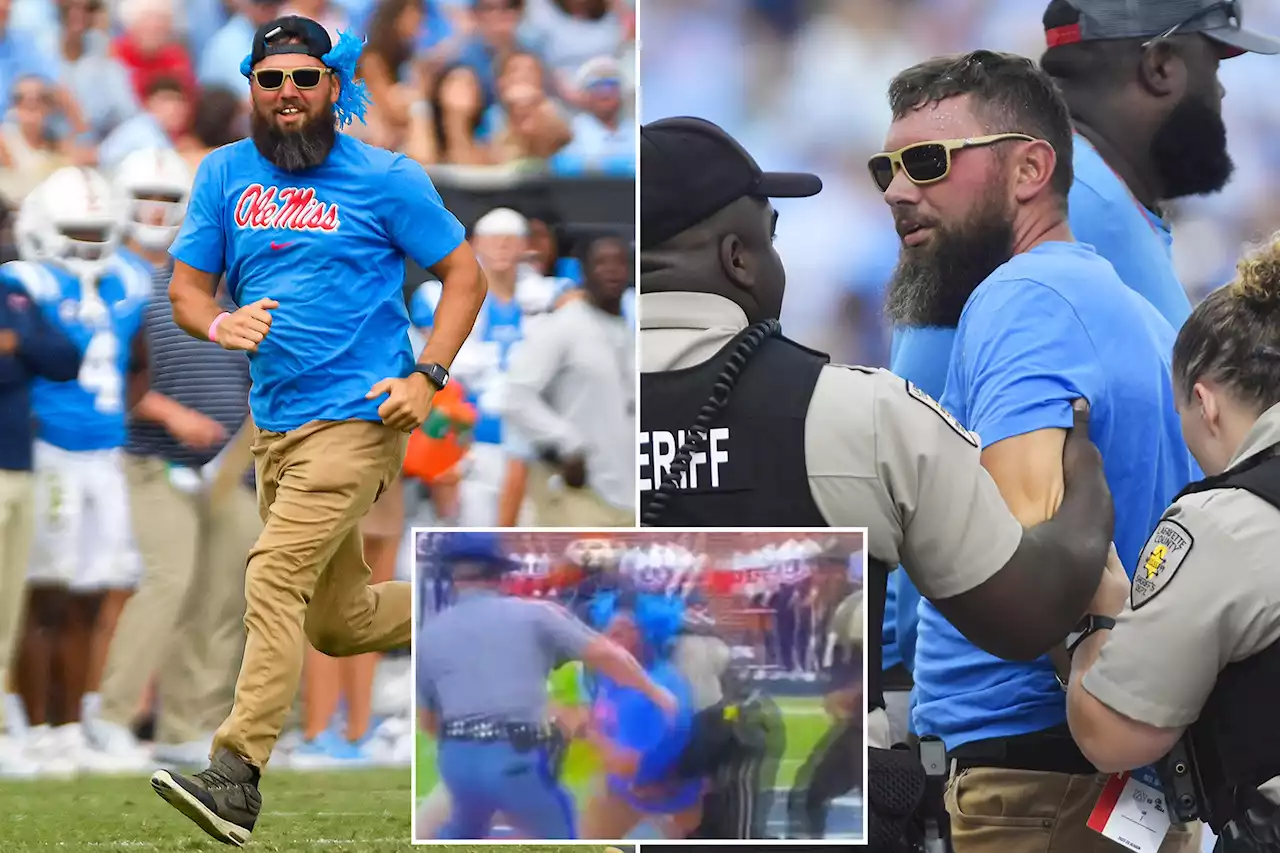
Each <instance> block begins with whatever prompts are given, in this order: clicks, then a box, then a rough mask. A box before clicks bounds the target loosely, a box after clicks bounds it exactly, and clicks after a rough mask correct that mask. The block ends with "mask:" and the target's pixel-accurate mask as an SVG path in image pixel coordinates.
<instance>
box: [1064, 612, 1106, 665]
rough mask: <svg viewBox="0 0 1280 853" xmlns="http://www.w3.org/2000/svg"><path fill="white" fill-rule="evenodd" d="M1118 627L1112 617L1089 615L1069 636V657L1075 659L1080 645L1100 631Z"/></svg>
mask: <svg viewBox="0 0 1280 853" xmlns="http://www.w3.org/2000/svg"><path fill="white" fill-rule="evenodd" d="M1115 626H1116V620H1114V619H1112V618H1111V617H1110V616H1095V615H1093V614H1089V615H1088V616H1086V617H1084V618H1083V619H1081V620H1080V622H1079V624H1077V625H1076V627H1075V630H1073V631H1072V632H1071V633H1070V634H1067V657H1073V656H1074V655H1075V653H1076V649H1078V648H1080V644H1081V643H1083V642H1084V641H1085V640H1086V639H1087V638H1089V637H1091V636H1092V635H1094V634H1096V633H1097V632H1098V631H1110V630H1111V629H1112V628H1114V627H1115Z"/></svg>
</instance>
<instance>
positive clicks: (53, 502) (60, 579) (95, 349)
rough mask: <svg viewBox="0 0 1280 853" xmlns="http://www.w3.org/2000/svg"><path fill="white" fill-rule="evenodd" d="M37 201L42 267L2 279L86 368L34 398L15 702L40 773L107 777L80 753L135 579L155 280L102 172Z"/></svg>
mask: <svg viewBox="0 0 1280 853" xmlns="http://www.w3.org/2000/svg"><path fill="white" fill-rule="evenodd" d="M35 194H36V195H37V196H38V198H37V199H36V203H37V204H38V206H39V212H38V215H37V216H36V218H35V220H34V227H33V228H32V229H31V230H29V231H24V233H23V234H22V236H21V240H22V242H23V244H24V245H26V246H27V248H26V250H25V251H26V252H34V253H36V255H37V256H38V257H39V258H40V260H37V261H15V262H11V263H8V264H5V265H4V266H3V267H2V268H0V275H3V277H4V279H5V280H6V281H7V282H8V283H10V284H11V285H13V286H16V287H18V288H20V289H21V290H22V291H23V292H24V293H25V294H26V295H27V296H28V297H29V298H30V299H31V300H32V301H33V302H35V303H36V304H37V305H39V306H40V308H41V310H42V311H43V312H44V313H45V315H46V317H47V318H49V319H50V321H51V322H53V323H55V324H56V325H58V326H59V327H60V328H62V329H63V330H64V331H65V332H66V334H67V335H68V337H70V338H71V339H72V340H73V341H74V342H75V343H76V345H77V347H79V348H80V349H81V351H82V352H83V353H84V360H83V363H82V365H81V368H80V373H79V376H78V380H77V381H76V382H74V383H71V382H68V383H60V384H59V383H52V382H48V381H45V380H37V381H36V383H35V384H34V386H33V388H32V410H33V414H34V416H35V419H36V421H37V424H38V428H37V434H36V444H35V470H36V474H37V488H36V506H37V520H36V524H37V528H36V543H35V548H34V550H33V554H32V560H31V565H30V572H29V576H28V581H29V589H30V603H29V610H28V616H27V623H26V624H27V630H26V635H25V637H24V640H23V649H22V658H21V665H20V667H19V692H20V693H21V694H22V697H23V700H24V702H25V704H26V708H27V715H28V719H29V721H30V723H31V724H32V726H33V728H32V730H31V735H30V742H29V745H28V746H29V750H30V753H31V755H32V757H33V758H35V759H36V760H37V761H40V762H41V763H43V764H44V766H45V770H46V772H48V773H50V774H66V773H74V772H76V771H77V770H78V769H81V768H83V769H90V770H92V769H99V768H101V769H113V770H114V769H119V765H118V764H117V763H111V764H110V765H109V766H107V767H103V766H102V765H101V764H100V763H99V761H98V758H99V756H97V755H96V754H95V753H94V752H93V751H91V750H89V749H87V744H86V741H85V733H84V731H83V730H82V728H81V725H80V716H81V697H82V695H83V694H84V692H85V686H86V680H87V678H88V676H89V667H90V659H91V651H92V644H93V637H94V628H95V624H96V621H97V616H98V609H99V606H100V604H101V602H102V599H103V594H104V592H105V591H106V590H111V589H127V588H129V587H131V586H133V584H134V583H135V581H136V578H135V576H134V564H133V562H132V561H131V560H130V559H129V529H130V520H129V513H128V489H127V485H126V482H125V478H124V471H123V467H122V460H121V447H122V445H123V444H124V441H125V418H126V411H127V407H128V403H129V402H130V401H128V400H127V388H126V381H125V379H126V374H129V373H131V372H132V368H131V360H130V350H131V347H132V344H133V341H134V338H135V336H136V335H137V334H138V331H139V328H140V326H141V323H142V312H143V308H144V306H145V304H146V299H147V296H148V294H149V293H150V290H151V283H150V281H148V280H147V278H146V277H145V276H144V275H142V273H140V272H139V271H138V269H137V268H136V267H134V266H133V265H131V264H130V263H128V262H127V261H125V260H123V259H121V258H120V257H118V256H117V254H116V244H117V243H118V241H119V238H120V229H121V224H122V215H121V211H120V209H119V205H118V204H117V203H116V201H115V198H114V196H113V193H112V190H111V187H110V185H109V184H108V183H107V181H106V180H105V179H104V178H103V177H102V176H101V175H99V174H98V173H97V172H95V171H93V170H90V169H83V168H66V169H61V170H59V171H57V172H55V173H54V174H53V175H52V176H50V177H49V179H48V180H47V181H46V182H45V183H44V184H42V185H41V186H40V187H38V188H37V189H36V190H35ZM55 673H56V674H57V676H56V682H57V683H54V682H55ZM55 703H56V704H55ZM51 721H52V722H53V723H54V724H55V725H54V727H53V728H50V725H49V723H50V722H51ZM134 758H135V760H136V761H137V762H138V764H139V768H138V769H141V767H143V766H145V763H144V761H143V759H144V757H142V756H135V757H134Z"/></svg>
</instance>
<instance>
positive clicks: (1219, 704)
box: [1178, 449, 1280, 833]
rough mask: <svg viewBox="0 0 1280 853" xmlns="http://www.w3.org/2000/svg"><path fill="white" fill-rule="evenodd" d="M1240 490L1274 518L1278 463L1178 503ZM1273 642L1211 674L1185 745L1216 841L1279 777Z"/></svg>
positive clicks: (1278, 660)
mask: <svg viewBox="0 0 1280 853" xmlns="http://www.w3.org/2000/svg"><path fill="white" fill-rule="evenodd" d="M1214 489H1243V490H1244V491H1246V492H1250V493H1252V494H1254V495H1256V496H1257V497H1259V498H1261V499H1262V500H1264V501H1266V502H1267V503H1269V504H1271V505H1272V506H1274V507H1275V508H1276V509H1277V510H1280V455H1277V453H1276V451H1275V450H1274V449H1273V450H1272V451H1271V452H1270V453H1269V454H1268V453H1264V454H1263V455H1262V456H1261V457H1257V458H1255V459H1253V460H1250V461H1249V462H1246V463H1245V465H1244V466H1242V467H1240V468H1236V469H1234V470H1231V471H1227V472H1226V473H1224V474H1220V475H1218V476H1216V477H1209V478H1208V479H1205V480H1201V481H1200V482H1198V483H1192V484H1191V485H1190V486H1187V487H1186V488H1185V489H1183V490H1182V493H1181V494H1179V495H1178V497H1179V498H1181V497H1182V496H1183V495H1190V494H1195V493H1197V492H1207V491H1211V490H1214ZM1278 713H1280V642H1277V643H1273V644H1271V645H1270V646H1268V647H1267V648H1266V649H1264V650H1262V651H1261V652H1259V653H1257V654H1255V655H1253V656H1252V657H1248V658H1245V659H1244V660H1242V661H1238V662H1236V663H1233V664H1231V665H1230V666H1228V667H1227V668H1226V669H1224V670H1222V672H1221V673H1219V674H1218V680H1217V683H1216V684H1215V685H1214V688H1213V692H1212V693H1210V694H1209V699H1208V701H1206V702H1205V705H1204V709H1203V710H1202V711H1201V712H1200V719H1198V720H1197V721H1196V722H1195V723H1194V724H1192V726H1191V727H1190V728H1189V729H1188V730H1187V734H1186V736H1185V737H1186V744H1187V746H1188V751H1189V753H1190V755H1191V757H1192V760H1193V764H1194V765H1195V769H1196V771H1197V772H1198V773H1199V777H1200V783H1201V786H1202V788H1201V795H1202V802H1201V803H1200V809H1199V811H1200V817H1201V819H1202V820H1204V821H1205V822H1206V823H1208V824H1209V826H1210V827H1212V829H1213V830H1214V832H1217V833H1221V831H1222V828H1223V826H1224V825H1226V824H1227V823H1228V822H1229V821H1232V820H1236V819H1238V818H1240V816H1241V815H1242V814H1243V813H1244V810H1245V809H1246V808H1249V807H1250V805H1251V796H1252V795H1253V793H1254V792H1255V791H1256V789H1257V788H1258V786H1259V785H1261V784H1263V783H1264V782H1266V781H1267V780H1269V779H1271V778H1273V777H1275V776H1280V727H1277V726H1276V716H1277V714H1278Z"/></svg>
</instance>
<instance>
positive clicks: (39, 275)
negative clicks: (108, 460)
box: [0, 257, 151, 451]
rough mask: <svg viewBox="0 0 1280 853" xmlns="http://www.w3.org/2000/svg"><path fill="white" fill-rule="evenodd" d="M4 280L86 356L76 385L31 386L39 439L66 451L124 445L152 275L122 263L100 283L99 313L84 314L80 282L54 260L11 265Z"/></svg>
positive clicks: (43, 382) (0, 271)
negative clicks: (136, 347)
mask: <svg viewBox="0 0 1280 853" xmlns="http://www.w3.org/2000/svg"><path fill="white" fill-rule="evenodd" d="M0 278H2V279H3V280H4V281H5V282H6V283H7V284H9V285H10V286H11V287H15V288H18V289H20V290H22V291H25V292H26V294H27V295H28V296H30V297H31V301H32V302H34V303H35V304H36V305H38V306H39V307H40V310H41V311H42V312H43V313H44V315H45V317H46V318H47V319H48V320H49V322H50V323H52V324H53V325H54V326H56V327H57V328H59V329H61V330H62V331H63V332H64V333H65V334H66V336H67V337H68V338H70V339H71V341H72V342H73V343H74V344H75V345H76V347H77V348H79V350H80V352H81V353H83V354H84V361H83V362H81V365H80V375H79V376H78V377H77V378H76V381H75V382H50V381H49V380H48V379H42V378H39V377H37V378H36V379H35V380H33V382H32V386H31V412H32V415H33V416H34V417H35V419H36V437H37V438H39V439H40V440H41V441H45V442H48V443H49V444H52V445H53V446H54V447H61V448H62V449H63V450H71V451H81V450H110V449H113V448H116V447H121V446H123V445H124V440H125V420H126V412H125V391H126V382H127V377H128V371H129V362H130V360H131V356H132V352H133V341H134V338H135V337H136V336H137V334H138V330H139V329H141V328H142V318H143V311H144V310H145V309H146V305H147V300H148V299H149V298H150V296H151V276H150V275H148V274H146V273H143V272H142V271H141V270H140V269H138V267H136V266H134V265H132V264H130V263H128V262H127V261H125V260H124V259H122V258H119V257H115V258H112V259H111V260H110V262H109V263H108V265H107V268H106V270H105V271H104V272H103V274H102V275H101V276H100V277H99V278H98V284H97V287H98V298H99V300H100V301H99V302H96V303H95V304H97V305H98V306H99V308H98V310H96V311H92V312H87V311H86V310H85V308H84V303H85V300H84V298H83V291H82V288H81V284H80V279H79V277H78V276H75V275H73V274H71V273H70V272H68V271H67V270H66V269H64V268H63V267H61V266H58V265H57V264H52V263H40V264H37V263H31V262H27V261H10V262H9V263H7V264H5V265H3V266H0Z"/></svg>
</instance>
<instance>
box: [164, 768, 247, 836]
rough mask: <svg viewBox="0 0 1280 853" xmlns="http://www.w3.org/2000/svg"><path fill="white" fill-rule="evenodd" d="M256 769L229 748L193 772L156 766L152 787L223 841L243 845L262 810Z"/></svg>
mask: <svg viewBox="0 0 1280 853" xmlns="http://www.w3.org/2000/svg"><path fill="white" fill-rule="evenodd" d="M258 777H259V773H258V769H257V768H256V767H253V766H252V765H250V764H248V763H246V762H245V760H244V759H242V758H241V757H240V756H238V755H236V754H235V753H233V752H231V751H230V750H228V749H219V750H218V751H217V752H216V753H214V756H213V760H212V761H210V762H209V766H208V768H206V769H204V770H201V771H200V772H199V773H196V774H195V775H194V776H183V775H182V774H180V773H173V772H170V771H168V770H157V771H156V772H155V773H154V774H152V776H151V787H152V788H155V790H156V793H157V794H159V795H160V796H161V797H162V798H164V801H165V802H167V803H168V804H169V805H171V806H173V807H174V808H175V809H177V810H178V811H180V812H182V813H183V814H184V815H186V816H187V817H189V818H191V820H193V821H195V823H196V825H197V826H199V827H200V828H201V829H203V830H204V831H205V832H207V833H209V835H211V836H213V837H214V838H216V839H218V840H219V841H221V842H222V843H223V844H231V845H234V846H236V847H241V846H243V845H244V844H245V843H246V842H247V841H248V840H249V836H250V835H251V834H252V833H253V825H254V823H256V822H257V820H258V812H259V811H261V810H262V795H261V794H260V793H258Z"/></svg>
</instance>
